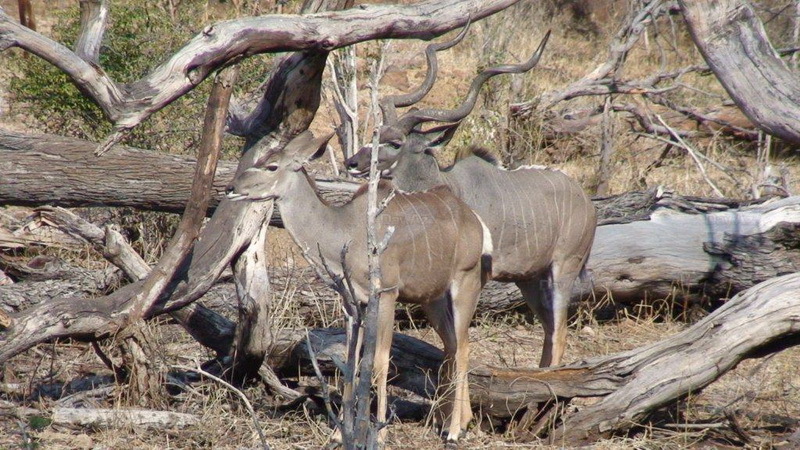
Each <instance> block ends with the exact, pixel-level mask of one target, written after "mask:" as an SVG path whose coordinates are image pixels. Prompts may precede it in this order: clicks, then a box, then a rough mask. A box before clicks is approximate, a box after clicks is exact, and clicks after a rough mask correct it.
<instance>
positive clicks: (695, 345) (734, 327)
mask: <svg viewBox="0 0 800 450" xmlns="http://www.w3.org/2000/svg"><path fill="white" fill-rule="evenodd" d="M309 336H310V341H311V345H312V346H313V347H314V349H315V350H314V352H315V354H316V357H317V359H318V361H319V363H320V364H319V365H320V368H321V370H322V371H323V373H325V374H327V375H332V374H333V373H334V371H335V368H336V360H337V359H340V360H341V359H343V358H344V331H342V330H314V331H312V332H311V333H310V334H309ZM305 339H306V338H305V332H298V331H294V332H293V331H287V332H285V333H284V334H282V335H281V337H280V338H279V339H276V347H275V348H274V349H273V351H272V352H271V353H270V356H269V359H268V363H269V364H270V365H271V366H272V367H274V368H275V369H276V370H278V371H280V372H281V373H283V374H284V375H287V374H290V373H295V374H296V373H297V372H298V370H299V371H300V373H303V374H308V375H311V374H312V373H313V369H312V367H311V357H310V355H309V353H308V350H307V347H306V341H305ZM798 343H800V274H792V275H786V276H783V277H779V278H775V279H772V280H769V281H766V282H764V283H761V284H759V285H757V286H755V287H753V288H751V289H749V290H747V291H745V292H742V293H741V294H739V295H737V296H736V297H734V298H733V299H731V300H730V301H729V302H728V303H726V304H725V305H724V306H723V307H721V308H719V309H718V310H716V311H715V312H713V313H712V314H710V315H709V316H707V317H706V318H705V319H703V320H701V321H700V322H698V323H696V324H695V325H693V326H691V327H689V328H687V329H686V330H684V331H682V332H680V333H678V334H676V335H674V336H672V337H670V338H667V339H665V340H662V341H659V342H656V343H654V344H650V345H648V346H645V347H642V348H637V349H634V350H630V351H627V352H624V353H620V354H616V355H610V356H605V357H599V358H593V359H589V360H585V361H580V362H577V363H575V364H571V365H568V366H563V367H557V368H549V369H518V368H494V367H485V366H484V367H475V368H473V369H472V370H470V375H469V377H470V378H469V379H470V385H471V386H470V392H471V395H472V397H471V399H472V404H473V407H475V408H478V409H480V411H482V412H483V413H484V414H488V415H491V416H493V417H498V418H504V419H507V418H510V417H512V416H515V415H518V414H520V413H524V412H525V411H526V410H527V409H528V408H529V407H530V406H531V405H535V404H537V403H542V402H547V401H552V400H557V401H559V402H561V403H564V402H567V401H569V399H571V398H575V397H601V399H600V400H599V401H598V402H596V403H594V404H592V405H590V406H585V407H581V408H578V409H565V408H560V409H559V412H560V414H561V415H560V416H558V415H553V416H550V417H548V423H547V424H545V425H547V426H542V424H533V425H534V426H535V427H536V428H537V429H539V430H542V431H543V432H547V431H549V434H548V435H547V437H548V439H549V440H550V441H551V442H552V443H554V444H558V445H566V446H573V445H578V444H585V443H587V442H591V441H594V440H597V439H599V438H601V437H607V436H609V435H611V434H614V433H621V432H625V431H626V430H628V429H630V428H631V427H634V426H636V425H637V424H639V423H642V422H644V421H645V420H646V418H647V416H648V415H650V414H651V413H653V412H654V411H655V410H657V409H658V408H661V407H663V406H665V405H668V404H670V403H672V402H675V401H677V400H678V399H680V398H682V397H683V396H685V395H687V394H688V393H690V392H697V391H699V390H701V389H702V388H704V387H705V386H707V385H709V384H710V383H712V382H713V381H714V380H716V379H717V378H719V377H720V376H721V375H722V374H724V373H725V372H727V371H729V370H731V369H733V368H734V367H736V365H737V364H738V363H739V362H741V361H742V360H744V359H747V358H754V357H763V356H765V355H767V354H770V353H774V352H777V351H780V350H783V349H785V348H788V347H790V346H793V345H797V344H798ZM442 357H443V354H442V352H441V351H439V350H438V349H436V348H434V347H433V346H431V345H430V344H427V343H425V342H422V341H419V340H417V339H414V338H411V337H408V336H403V335H399V334H395V339H394V342H393V345H392V364H391V366H390V367H391V369H390V370H392V373H390V376H389V379H390V380H391V381H390V382H391V383H393V384H395V385H398V386H401V387H403V388H405V389H408V390H411V391H413V392H415V393H417V394H420V395H423V396H428V397H430V395H431V394H432V393H433V392H434V391H433V390H432V389H433V384H434V383H435V379H436V373H437V371H438V368H439V365H440V364H441V361H442Z"/></svg>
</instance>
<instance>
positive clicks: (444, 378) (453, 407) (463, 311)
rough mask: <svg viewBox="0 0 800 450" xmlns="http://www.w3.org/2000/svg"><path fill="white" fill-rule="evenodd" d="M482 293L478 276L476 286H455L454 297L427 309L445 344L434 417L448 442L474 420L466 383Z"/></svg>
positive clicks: (445, 298) (428, 306) (469, 284)
mask: <svg viewBox="0 0 800 450" xmlns="http://www.w3.org/2000/svg"><path fill="white" fill-rule="evenodd" d="M473 284H475V285H476V286H477V287H474V286H472V285H473ZM456 286H457V287H456ZM479 291H480V278H479V277H478V279H477V283H467V284H465V283H459V284H456V283H454V287H453V293H454V294H455V295H453V296H451V295H449V294H448V295H445V296H443V297H442V298H439V299H437V300H436V301H433V302H431V303H429V304H427V305H425V306H424V310H425V313H426V316H427V317H428V320H429V321H430V323H431V325H432V326H433V328H434V329H435V330H436V333H437V334H438V335H439V337H440V338H441V339H442V343H443V344H444V353H445V361H444V364H443V366H442V374H441V376H440V378H439V386H438V388H437V393H438V397H439V405H438V406H437V408H436V411H435V415H434V417H436V421H437V422H438V423H439V424H440V425H441V427H442V433H446V435H447V440H448V441H456V440H458V438H459V436H460V435H461V431H462V430H464V429H465V428H466V426H467V424H469V422H470V420H472V409H471V408H470V403H469V387H468V384H467V370H468V369H469V323H470V321H471V320H472V316H473V314H474V312H475V306H476V305H477V300H478V292H479Z"/></svg>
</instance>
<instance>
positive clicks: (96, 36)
mask: <svg viewBox="0 0 800 450" xmlns="http://www.w3.org/2000/svg"><path fill="white" fill-rule="evenodd" d="M80 5H81V31H80V34H79V35H78V43H77V44H75V54H76V55H77V56H78V58H81V59H83V60H84V61H86V62H89V63H92V64H95V65H98V66H99V64H100V47H101V45H102V43H103V35H104V34H105V32H106V25H107V24H108V10H109V4H108V0H81V1H80Z"/></svg>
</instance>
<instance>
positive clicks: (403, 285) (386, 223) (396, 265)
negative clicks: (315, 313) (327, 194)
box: [228, 132, 491, 440]
mask: <svg viewBox="0 0 800 450" xmlns="http://www.w3.org/2000/svg"><path fill="white" fill-rule="evenodd" d="M329 138H330V137H328V138H326V139H315V138H314V137H313V135H312V134H311V133H310V132H305V133H303V134H301V135H300V136H298V137H297V138H295V139H294V140H293V141H292V142H290V143H289V144H288V145H287V146H286V148H285V149H284V150H280V151H270V152H268V153H267V154H266V155H265V156H264V157H263V158H262V159H261V160H259V161H258V162H257V163H256V164H255V166H254V167H253V168H250V169H247V170H246V171H244V172H243V173H242V174H240V175H239V176H237V177H236V179H235V180H234V182H233V184H232V185H231V186H230V187H229V189H228V197H229V198H231V199H233V200H275V202H276V205H277V206H278V208H280V211H281V216H282V218H283V223H284V226H285V227H286V230H287V231H289V233H290V234H291V235H292V238H293V239H294V240H295V242H296V243H297V244H298V245H299V246H300V247H301V248H303V249H305V252H306V255H307V256H308V257H309V258H311V259H312V260H313V261H312V262H315V263H319V261H318V259H319V258H320V257H321V258H324V260H325V262H326V263H327V264H328V266H329V267H330V268H332V269H333V270H334V271H335V272H336V273H337V274H338V275H340V276H341V275H342V274H343V273H344V270H343V268H342V265H341V264H342V261H341V252H342V249H343V248H344V246H345V245H347V246H348V251H347V255H346V262H347V272H348V273H349V276H350V280H351V282H352V283H353V285H354V286H355V289H354V290H355V294H356V297H357V298H356V300H359V301H362V302H366V301H367V300H368V294H369V267H368V262H367V252H368V246H367V196H366V195H363V194H364V192H365V191H366V190H365V189H362V190H361V191H359V192H358V193H356V195H355V196H354V197H353V200H352V201H351V202H350V203H348V204H346V205H343V206H341V207H334V206H331V205H328V204H326V203H325V202H324V201H322V200H321V199H320V198H319V196H318V195H317V192H316V190H315V186H314V182H313V180H312V179H311V178H309V176H308V175H307V174H306V172H305V170H304V169H303V164H304V163H305V162H306V161H308V160H311V159H314V158H317V157H319V156H321V154H322V153H323V152H324V149H325V146H326V143H327V141H328V139H329ZM391 191H392V189H391V188H390V186H389V183H386V182H381V183H380V185H379V191H378V197H379V201H381V200H383V199H385V198H386V197H387V196H389V195H390V193H391ZM377 228H378V229H377V236H379V239H382V237H383V236H385V235H386V233H387V230H389V229H390V228H393V229H394V232H393V234H392V236H391V238H390V239H389V241H388V244H387V247H386V249H385V250H384V251H383V253H382V254H381V256H380V265H381V283H380V285H381V286H382V288H383V289H384V292H382V293H381V294H380V304H379V312H378V314H379V317H380V318H379V323H378V339H377V343H376V346H377V347H376V353H375V373H374V376H375V379H376V380H377V384H378V386H377V391H378V420H379V421H381V422H383V421H384V420H385V419H386V407H387V404H386V378H387V375H388V370H389V350H390V346H391V339H392V328H393V323H394V309H395V302H396V301H400V302H406V303H414V304H419V305H421V306H422V308H423V310H424V311H425V313H426V315H427V316H428V318H429V320H430V322H431V324H432V325H433V327H434V328H435V329H436V331H437V333H438V334H439V336H440V337H441V338H442V341H443V342H444V343H445V345H444V352H445V365H444V370H443V376H442V378H441V380H440V387H439V389H440V390H441V393H442V402H441V406H439V407H438V417H439V418H440V423H441V424H442V426H443V431H444V432H445V433H446V434H447V438H448V439H449V440H456V439H458V437H459V435H460V434H461V432H462V431H463V430H464V429H465V428H464V427H465V426H466V424H467V423H469V421H470V420H471V418H472V411H471V409H470V407H469V389H468V386H467V383H466V376H467V373H466V370H467V366H468V362H469V344H468V342H467V339H468V334H467V331H468V327H469V322H470V320H471V319H472V316H473V314H474V312H475V306H476V304H477V301H478V294H479V293H480V290H481V288H482V287H483V284H484V283H485V281H486V280H487V279H488V275H489V274H488V273H487V272H488V270H489V268H488V266H489V262H490V257H491V255H490V254H488V253H485V250H486V249H491V238H486V236H487V233H486V231H485V227H484V226H483V224H482V222H481V220H480V218H479V217H477V216H476V214H475V213H474V212H473V211H472V210H471V209H470V208H469V207H468V206H467V205H466V204H465V203H464V202H463V201H461V200H460V199H459V198H458V197H456V196H455V195H453V193H452V192H451V191H450V190H449V189H448V188H447V187H444V186H439V187H435V188H433V189H430V190H427V191H425V192H414V193H409V192H395V196H394V197H393V198H392V199H391V200H390V201H388V203H387V204H386V207H385V208H384V210H383V211H382V212H381V214H380V215H378V217H377ZM484 239H487V241H488V242H484ZM384 435H385V432H383V431H382V433H381V436H384Z"/></svg>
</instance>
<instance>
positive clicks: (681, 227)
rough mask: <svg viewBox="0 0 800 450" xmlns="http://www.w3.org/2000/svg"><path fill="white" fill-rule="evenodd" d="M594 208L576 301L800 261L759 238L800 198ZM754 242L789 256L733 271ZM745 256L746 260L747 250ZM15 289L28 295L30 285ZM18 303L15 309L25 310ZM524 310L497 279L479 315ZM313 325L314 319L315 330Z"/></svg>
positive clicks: (707, 286) (708, 290)
mask: <svg viewBox="0 0 800 450" xmlns="http://www.w3.org/2000/svg"><path fill="white" fill-rule="evenodd" d="M689 200H692V201H689ZM595 204H596V206H597V207H598V212H599V217H600V223H601V225H600V226H599V227H598V231H597V237H596V239H595V246H594V248H593V250H592V256H591V257H590V260H589V269H590V271H591V273H592V278H593V280H592V284H586V283H584V284H582V285H581V286H579V289H578V290H576V293H575V296H574V299H575V300H578V299H581V298H585V297H586V296H587V295H588V294H589V292H590V289H593V290H594V293H595V295H599V296H602V295H606V294H608V295H610V296H612V297H613V299H614V300H615V301H617V302H631V301H639V300H640V299H642V298H643V297H644V296H647V297H648V298H651V299H659V298H667V297H670V296H675V295H679V297H677V298H675V300H676V301H681V302H682V301H695V300H697V299H700V298H703V297H704V296H706V298H726V297H729V296H731V295H733V294H734V293H736V292H738V291H740V290H742V289H745V288H747V287H750V286H752V285H754V284H755V283H757V282H759V281H763V280H766V279H768V278H771V277H773V276H776V275H780V274H783V273H786V270H789V269H790V268H791V267H796V265H795V266H792V265H790V263H791V262H792V261H797V255H798V254H800V251H798V249H797V248H796V247H793V246H792V245H790V242H789V243H781V242H773V241H772V240H771V239H770V238H769V236H760V233H761V232H762V231H764V232H766V231H769V230H770V229H772V228H773V227H774V226H777V225H778V224H779V223H780V222H786V224H787V225H781V227H783V226H791V225H790V224H792V223H797V222H798V221H800V218H798V217H797V214H796V212H795V210H796V209H797V208H798V204H800V198H798V197H790V198H787V199H783V200H778V201H772V202H768V203H766V204H763V205H756V206H745V207H741V208H736V207H737V206H738V203H736V202H731V201H729V200H724V199H714V200H701V199H684V198H682V197H679V196H675V195H671V196H670V195H665V194H659V192H657V191H656V190H653V191H646V192H639V193H628V194H626V195H620V196H614V197H608V198H602V199H597V201H596V202H595ZM651 215H652V218H651V217H650V216H651ZM747 239H750V240H757V242H760V243H761V244H762V245H763V246H764V247H763V248H762V249H761V250H756V249H751V250H747V252H746V253H747V254H749V255H751V257H753V258H755V257H759V256H763V255H767V254H768V252H767V250H769V251H772V250H774V248H775V246H781V248H783V249H784V252H785V253H783V254H782V255H786V256H785V257H784V256H781V260H780V261H781V265H776V264H771V263H762V264H755V263H749V264H744V263H739V264H738V265H737V266H736V267H734V266H733V265H732V263H731V262H730V260H731V258H732V257H731V256H726V255H724V254H721V253H720V252H721V251H722V250H720V248H719V246H720V245H725V242H738V243H742V242H746V241H747ZM787 239H788V238H787ZM738 252H739V254H740V255H741V253H742V250H741V249H740V250H738ZM788 255H794V256H788ZM743 257H744V256H738V258H739V259H741V258H743ZM741 267H746V268H747V267H749V268H751V269H750V270H755V272H754V273H752V274H751V275H749V276H748V277H742V276H740V275H739V274H737V273H734V272H733V271H734V270H741ZM781 267H783V269H780V270H776V268H781ZM726 273H730V275H725V274H726ZM278 276H280V271H278ZM728 280H730V281H735V282H733V283H728ZM304 282H306V283H310V284H311V285H312V286H314V287H315V288H313V289H310V290H306V291H314V292H316V293H317V294H307V293H303V292H301V293H300V294H299V295H297V296H296V300H295V301H296V302H297V303H298V306H299V308H300V310H301V311H307V312H308V313H309V318H310V319H313V317H315V316H316V310H317V308H319V307H320V304H322V305H323V307H324V308H326V309H329V310H335V309H336V308H337V306H336V305H337V303H336V302H337V301H338V300H337V299H336V297H335V295H334V294H333V293H332V292H329V291H328V290H327V289H326V288H325V287H324V286H323V285H322V284H321V283H319V282H318V281H317V280H315V279H313V278H310V279H307V280H304ZM0 289H10V288H9V287H0ZM16 289H17V292H20V293H23V292H26V289H27V287H25V286H18V287H17V288H16ZM19 295H20V294H17V297H18V296H19ZM28 297H29V296H28ZM19 306H20V305H17V307H16V308H13V309H12V310H19V308H18V307H19ZM518 308H522V310H524V307H523V303H522V299H521V297H520V295H519V293H518V291H517V289H516V287H515V286H514V285H513V284H503V283H496V282H490V283H489V284H488V285H487V286H486V288H485V289H484V292H483V293H482V296H481V301H480V303H479V304H478V311H477V314H478V315H497V314H502V313H504V312H505V311H511V310H516V309H518ZM314 324H315V323H314V321H313V320H310V321H309V325H314Z"/></svg>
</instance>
